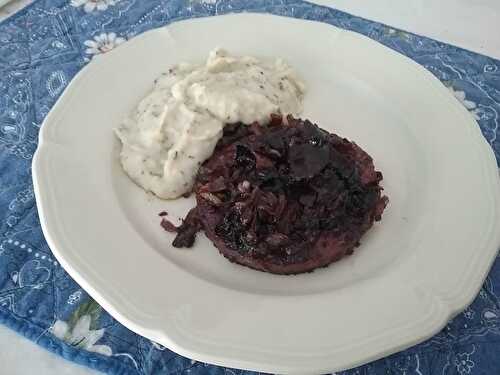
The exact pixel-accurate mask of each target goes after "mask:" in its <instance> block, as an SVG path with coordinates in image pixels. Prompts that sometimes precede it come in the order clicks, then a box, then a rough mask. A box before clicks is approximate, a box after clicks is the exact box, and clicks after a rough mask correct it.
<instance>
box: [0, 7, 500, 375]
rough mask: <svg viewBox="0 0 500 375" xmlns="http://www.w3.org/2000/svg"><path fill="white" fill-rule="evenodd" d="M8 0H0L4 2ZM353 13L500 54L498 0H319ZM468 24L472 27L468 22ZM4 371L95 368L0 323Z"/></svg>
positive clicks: (80, 372)
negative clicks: (62, 356) (58, 352)
mask: <svg viewBox="0 0 500 375" xmlns="http://www.w3.org/2000/svg"><path fill="white" fill-rule="evenodd" d="M5 2H6V0H0V6H1V5H2V4H3V3H5ZM30 2H31V0H14V1H11V2H10V3H8V4H7V5H6V6H4V7H2V8H0V20H3V19H5V18H6V17H8V16H9V15H11V14H12V13H14V12H16V11H17V10H19V9H21V8H22V7H24V6H26V5H27V4H29V3H30ZM313 2H315V3H318V4H323V5H329V6H332V7H335V8H337V9H340V10H344V11H346V12H349V13H351V14H355V15H358V16H361V17H364V18H367V19H370V20H374V21H378V22H382V23H385V24H387V25H390V26H393V27H396V28H401V29H404V30H407V31H411V32H414V33H417V34H420V35H425V36H428V37H431V38H434V39H437V40H440V41H443V42H447V43H450V44H453V45H457V46H461V47H463V48H466V49H469V50H472V51H475V52H479V53H483V54H485V55H488V56H492V57H495V58H499V59H500V26H498V25H500V2H499V1H498V0H477V1H474V2H471V1H470V0H440V1H439V2H437V1H434V0H418V1H413V2H406V1H404V2H403V1H400V0H378V1H376V2H374V1H365V0H313ZM464 25H467V27H464ZM0 347H1V348H2V350H1V351H0V363H2V373H5V374H10V375H26V374H37V375H69V374H71V375H92V374H96V372H95V371H93V370H89V369H87V368H84V367H82V366H78V365H76V364H74V363H71V362H68V361H65V360H63V359H62V358H59V357H58V356H56V355H54V354H52V353H49V352H47V351H46V350H45V349H42V348H41V347H38V346H37V345H36V344H34V343H32V342H30V341H28V340H27V339H25V338H23V337H21V336H20V335H18V334H17V333H14V332H12V331H10V330H9V329H7V328H6V327H4V326H0Z"/></svg>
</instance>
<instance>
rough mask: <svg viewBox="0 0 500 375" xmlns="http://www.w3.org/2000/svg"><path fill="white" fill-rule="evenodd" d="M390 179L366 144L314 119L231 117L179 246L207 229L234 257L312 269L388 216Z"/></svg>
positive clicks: (280, 268)
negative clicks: (385, 183) (248, 120)
mask: <svg viewBox="0 0 500 375" xmlns="http://www.w3.org/2000/svg"><path fill="white" fill-rule="evenodd" d="M381 180H382V174H381V173H380V172H378V171H375V168H374V165H373V160H372V158H371V157H370V156H369V155H368V154H367V153H366V152H364V151H363V150H362V149H361V148H360V147H359V146H357V145H356V144H355V143H353V142H349V141H348V140H347V139H345V138H341V137H339V136H337V135H335V134H330V133H328V132H326V131H325V130H322V129H320V128H319V127H318V126H317V125H315V124H313V123H311V122H310V121H308V120H304V121H303V120H300V119H294V118H292V117H291V116H288V117H287V118H285V119H283V118H282V117H280V116H273V117H272V121H271V123H270V124H269V125H268V126H259V125H258V124H252V125H250V126H247V125H243V124H231V125H228V126H226V127H225V130H224V136H223V138H222V139H221V140H220V141H219V143H218V144H217V147H216V149H215V151H214V153H213V155H212V156H211V157H210V158H209V159H208V160H207V161H206V162H205V163H204V164H203V165H202V167H201V168H200V171H199V173H198V175H197V178H196V182H195V186H194V191H195V193H196V201H197V206H196V208H194V209H193V210H192V211H191V212H190V213H189V215H188V216H187V217H186V220H185V221H184V222H183V224H182V225H181V226H180V227H179V228H178V229H177V237H176V239H175V240H174V246H177V247H189V246H192V244H193V241H194V236H195V233H196V231H198V230H199V229H200V228H202V229H203V230H204V231H205V234H206V235H207V237H208V238H209V239H210V240H211V241H212V242H213V243H214V245H215V246H216V247H217V248H218V249H219V251H220V253H221V254H222V255H224V256H225V257H226V258H228V259H229V260H230V261H232V262H236V263H239V264H242V265H244V266H248V267H251V268H254V269H256V270H260V271H265V272H271V273H276V274H297V273H303V272H309V271H312V270H314V269H315V268H318V267H324V266H327V265H329V264H330V263H332V262H334V261H337V260H339V259H341V258H342V257H344V256H345V255H349V254H352V252H353V250H354V248H355V247H356V246H358V245H359V243H360V242H359V241H360V239H361V237H362V236H363V234H364V233H365V232H366V231H367V230H368V229H369V228H370V227H371V226H372V225H373V223H374V221H379V220H380V219H381V215H382V212H383V211H384V209H385V207H386V205H387V202H388V199H387V197H385V196H383V195H382V187H381V186H380V184H379V183H380V181H381ZM163 226H164V227H169V228H170V229H172V228H171V227H170V226H169V225H165V223H164V225H163Z"/></svg>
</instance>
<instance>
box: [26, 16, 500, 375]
mask: <svg viewBox="0 0 500 375" xmlns="http://www.w3.org/2000/svg"><path fill="white" fill-rule="evenodd" d="M241 16H242V14H228V15H219V16H215V17H217V18H221V17H241ZM243 16H244V17H248V16H251V17H277V18H286V19H287V20H295V21H297V22H308V23H321V22H319V21H310V20H301V19H295V18H290V17H285V16H276V15H271V14H260V13H244V14H243ZM207 18H214V17H213V16H212V17H202V18H198V19H187V20H181V21H175V22H172V23H170V24H168V25H165V26H163V27H161V28H157V29H153V30H149V31H146V32H144V33H142V34H141V35H139V36H136V37H135V38H134V39H133V40H131V41H129V42H128V43H127V44H131V43H139V42H140V40H141V39H142V38H145V37H147V35H149V34H151V33H155V32H161V30H165V29H167V28H169V27H171V26H172V25H174V24H177V23H180V22H197V21H198V20H204V19H207ZM327 26H328V27H330V28H333V29H336V30H337V31H339V32H340V33H346V34H352V35H356V37H361V38H363V39H366V40H369V41H370V42H371V43H374V44H379V43H378V42H376V41H373V40H372V39H370V38H368V37H366V36H364V35H362V34H358V33H355V32H352V31H347V30H343V29H339V28H337V27H335V26H332V25H327ZM383 48H385V49H386V50H387V51H390V52H391V53H393V54H395V55H399V57H400V58H402V59H404V60H406V63H410V64H412V65H413V66H414V67H415V68H416V69H418V70H419V71H420V72H421V73H423V74H426V75H427V76H428V77H429V78H430V81H432V82H433V83H434V85H435V86H436V87H437V86H438V85H439V86H440V87H439V89H440V90H442V89H444V86H442V84H441V82H440V81H439V80H438V79H437V78H435V77H434V76H433V75H432V74H431V73H430V72H428V71H427V70H426V69H425V68H423V67H421V66H420V65H419V64H417V63H416V62H415V61H413V60H411V59H409V58H408V57H406V56H404V55H401V54H399V53H398V52H395V51H393V50H391V49H390V48H388V47H385V46H383ZM115 53H116V51H115V50H113V51H111V52H109V55H114V54H115ZM101 58H105V56H99V57H98V59H96V60H97V61H98V60H99V59H101ZM93 65H96V64H95V63H93V64H88V65H86V66H85V67H83V68H82V69H81V70H80V71H79V72H78V73H77V75H76V76H75V77H74V78H73V79H72V80H71V82H70V83H69V85H68V87H67V88H66V89H65V91H64V93H63V95H62V96H61V97H60V98H59V99H58V101H57V102H56V104H55V105H54V106H53V107H52V109H51V110H50V113H49V114H48V116H47V117H46V118H45V120H44V121H43V124H42V126H41V129H40V133H39V143H38V147H37V150H36V152H35V155H34V157H33V163H32V171H33V174H32V176H33V184H34V191H35V197H36V203H37V208H38V211H39V216H40V223H41V226H42V230H43V233H44V236H45V239H46V241H47V243H48V244H49V247H50V248H51V250H52V252H53V253H54V255H55V257H56V258H57V259H58V261H59V263H60V264H61V265H62V266H63V267H64V269H65V270H66V271H67V272H68V274H70V276H71V277H73V278H74V279H75V281H77V282H78V284H80V285H81V286H82V287H84V289H85V290H87V291H88V293H89V295H91V296H92V298H94V299H95V300H96V301H97V302H98V303H99V304H101V305H102V306H103V307H105V309H106V310H107V311H109V312H110V314H111V315H113V316H114V317H115V318H116V319H117V320H118V321H119V322H120V323H122V324H123V325H125V326H126V327H129V328H131V329H132V330H133V331H135V332H140V333H139V334H142V335H144V336H146V337H150V338H151V339H153V340H155V341H163V342H166V341H168V340H166V339H165V337H168V335H167V334H166V333H164V332H163V334H164V335H165V337H157V336H158V334H157V332H153V331H151V330H150V329H148V327H145V326H143V327H141V326H140V324H139V323H137V322H133V321H131V320H129V319H128V318H127V317H126V316H125V315H124V314H122V313H121V312H120V311H118V310H126V308H124V307H120V308H117V307H116V306H115V305H114V304H110V303H109V302H108V301H107V300H106V299H105V298H104V297H102V295H101V294H100V292H99V291H98V290H97V289H96V288H94V287H93V285H90V284H89V283H88V282H87V281H86V280H85V277H84V276H83V275H80V273H79V272H77V271H76V270H75V269H74V267H73V266H72V265H71V264H70V262H67V261H66V259H65V256H64V251H61V250H60V246H59V245H60V243H59V242H60V241H59V240H58V239H57V233H54V231H53V228H52V227H51V225H52V224H51V223H50V218H49V217H50V215H49V216H47V212H49V211H50V205H49V204H48V203H47V201H46V197H45V195H44V193H43V189H44V188H46V186H48V185H49V183H48V182H47V181H45V180H44V177H43V169H42V160H43V158H44V157H47V154H48V153H49V152H50V151H49V150H48V147H50V146H53V145H54V143H53V141H51V140H50V134H49V131H50V126H51V125H50V124H56V123H57V121H58V113H59V111H60V110H62V109H63V108H64V103H65V101H68V100H69V98H70V95H71V93H73V94H74V92H75V91H76V90H73V91H71V90H72V89H75V88H77V87H78V85H80V84H82V82H83V79H84V77H85V76H86V75H87V74H90V73H89V72H91V70H90V69H93V67H92V66H93ZM95 69H97V68H95ZM450 99H452V97H451V95H450ZM454 104H456V108H457V109H458V108H459V106H458V103H454ZM462 115H463V117H464V122H468V125H469V127H470V128H471V129H473V131H472V133H473V137H472V136H471V147H472V143H473V142H474V143H475V146H474V147H476V148H477V151H478V152H480V153H481V154H482V159H483V160H482V164H483V166H484V168H485V174H488V175H489V176H488V178H489V179H490V180H491V183H492V186H493V184H496V186H497V187H498V186H499V178H498V170H497V168H496V159H495V157H494V155H493V152H492V150H491V148H490V146H489V145H488V144H487V142H486V140H485V139H484V138H483V136H482V133H481V131H480V129H479V127H478V125H477V123H476V122H475V121H474V120H473V119H472V117H471V116H470V115H469V114H468V113H467V112H466V111H465V109H462ZM493 165H494V166H495V168H493ZM486 169H488V170H487V171H486ZM493 194H495V193H493ZM493 199H494V201H495V202H494V204H495V207H496V208H499V207H500V203H499V202H500V200H499V194H496V195H495V196H494V197H493ZM495 211H498V210H495ZM495 213H496V212H495ZM498 221H499V219H498V214H496V215H495V220H494V222H493V223H492V228H493V229H492V230H491V231H490V236H489V238H488V239H487V240H488V241H486V242H487V243H486V244H485V246H484V247H485V248H486V250H487V249H488V248H490V251H484V252H482V254H484V256H483V257H482V259H483V262H482V264H481V269H482V272H481V274H480V275H478V276H476V283H475V284H473V285H472V287H470V284H471V282H470V280H468V281H469V283H468V286H469V288H468V289H466V292H465V293H462V294H461V295H459V296H456V297H455V298H452V299H448V298H443V296H437V295H432V297H433V300H432V303H431V304H430V305H429V306H431V307H432V308H433V309H435V310H433V312H432V314H431V317H429V318H428V319H426V321H427V323H428V327H427V329H426V330H425V332H423V333H422V335H421V336H420V337H418V338H414V339H413V340H411V339H410V338H408V339H407V340H406V344H405V345H401V344H399V345H393V348H392V349H386V350H385V351H381V352H379V353H378V354H377V355H375V356H371V357H369V358H361V359H360V360H359V361H358V362H356V363H349V364H348V365H347V366H346V364H342V365H341V366H339V367H335V364H333V363H331V364H323V365H319V364H318V365H317V366H316V367H314V366H311V363H308V364H307V367H303V368H298V367H295V368H290V367H289V366H283V365H282V364H281V365H274V364H272V363H268V364H265V365H264V366H260V365H258V364H256V363H250V362H249V363H247V362H246V361H242V360H238V359H234V358H225V357H224V356H223V355H222V356H219V358H216V357H214V356H213V355H208V356H206V355H204V354H203V353H197V352H195V351H193V350H191V349H189V348H187V347H184V346H183V344H180V343H179V342H175V341H171V342H169V344H170V345H167V346H168V347H169V349H171V350H173V351H175V352H177V353H179V354H181V355H184V356H187V357H190V358H193V359H196V360H200V361H204V362H210V363H214V364H217V365H222V366H230V367H244V368H248V369H252V370H258V371H267V372H278V373H284V372H286V373H301V374H303V373H305V372H311V373H316V372H327V371H332V370H333V371H337V370H341V369H345V368H350V367H354V366H357V365H360V364H362V363H366V362H367V361H372V360H375V359H378V358H381V357H383V356H386V355H388V354H391V353H394V352H395V351H399V350H402V349H405V348H407V347H410V346H413V345H414V344H416V343H418V342H421V341H423V340H425V339H426V338H429V337H431V336H432V335H434V334H435V333H437V332H438V331H439V330H440V329H442V328H443V327H444V325H445V324H446V323H447V322H448V320H449V319H450V318H451V317H453V316H454V315H455V314H457V313H458V312H459V311H461V310H462V309H463V308H464V307H466V306H467V305H468V304H470V302H472V300H473V299H474V297H475V295H476V294H477V292H478V291H479V289H480V287H481V285H482V282H483V281H484V279H485V278H486V276H487V273H488V271H489V269H490V267H491V265H492V263H493V261H494V260H495V257H494V256H492V254H494V253H496V251H497V250H496V249H495V250H492V249H493V248H498V245H499V244H500V235H499V233H498V231H495V230H494V224H495V223H498ZM488 258H489V259H488ZM477 280H480V281H481V282H477ZM431 294H432V293H431ZM115 303H116V301H115ZM412 336H414V335H412ZM158 338H159V339H160V340H158ZM399 341H401V340H399ZM394 347H396V348H395V349H394Z"/></svg>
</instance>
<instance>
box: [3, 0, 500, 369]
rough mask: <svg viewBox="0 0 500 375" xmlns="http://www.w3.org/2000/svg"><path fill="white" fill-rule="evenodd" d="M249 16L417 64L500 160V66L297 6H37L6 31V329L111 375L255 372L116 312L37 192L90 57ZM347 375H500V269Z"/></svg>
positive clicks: (128, 0) (169, 2)
mask: <svg viewBox="0 0 500 375" xmlns="http://www.w3.org/2000/svg"><path fill="white" fill-rule="evenodd" d="M241 11H254V12H269V13H273V14H279V15H285V16H290V17H297V18H304V19H312V20H317V21H321V22H326V23H330V24H332V25H335V26H338V27H341V28H345V29H349V30H354V31H357V32H360V33H362V34H365V35H367V36H369V37H370V38H372V39H375V40H377V41H379V42H381V43H383V44H385V45H386V46H388V47H390V48H393V49H395V50H396V51H399V52H401V53H403V54H404V55H407V56H409V57H410V58H412V59H414V60H415V61H417V62H418V63H420V64H422V65H423V66H425V67H426V68H427V69H428V70H430V71H431V72H432V73H433V74H434V75H436V76H437V77H438V78H439V79H440V80H441V81H442V82H443V83H444V84H445V85H446V86H447V87H448V88H449V89H450V92H451V93H452V94H453V95H455V97H456V98H457V100H459V101H460V102H461V103H462V104H463V105H464V106H465V107H466V108H467V109H468V110H469V111H470V113H471V115H472V116H474V117H475V118H476V119H477V120H478V122H479V125H480V127H481V130H482V132H483V134H484V136H485V138H486V139H487V140H488V142H489V143H490V145H491V146H492V148H493V150H494V152H495V155H496V157H497V160H500V130H499V113H500V61H497V60H494V59H492V58H488V57H485V56H481V55H478V54H475V53H472V52H468V51H465V50H462V49H460V48H456V47H453V46H449V45H446V44H443V43H439V42H437V41H434V40H431V39H428V38H423V37H419V36H416V35H413V34H409V33H406V32H403V31H400V30H395V29H393V28H390V27H387V26H384V25H381V24H378V23H374V22H370V21H367V20H364V19H361V18H357V17H353V16H351V15H349V14H346V13H343V12H339V11H337V10H334V9H330V8H326V7H322V6H318V5H313V4H310V3H307V2H304V1H300V0H163V1H161V0H144V1H139V0H72V1H68V0H38V1H35V2H34V3H33V4H32V5H31V6H29V7H28V8H26V9H24V10H23V11H21V12H20V13H18V14H16V15H14V16H13V17H11V18H9V19H8V20H6V21H4V22H2V23H1V24H0V321H1V322H2V323H4V324H5V325H7V326H9V327H11V328H12V329H14V330H16V331H18V332H19V333H21V334H23V335H24V336H26V337H27V338H29V339H31V340H33V341H35V342H37V343H38V344H40V345H42V346H43V347H45V348H47V349H49V350H51V351H53V352H56V353H58V354H60V355H61V356H63V357H65V358H67V359H69V360H72V361H75V362H78V363H80V364H84V365H86V366H89V367H92V368H94V369H98V370H101V371H103V372H107V373H110V374H134V375H136V374H140V375H157V374H180V373H182V374H184V373H190V374H226V373H228V374H250V372H245V371H241V370H234V369H226V368H222V367H216V366H211V365H207V364H204V363H199V362H195V361H192V360H190V359H188V358H184V357H181V356H178V355H176V354H174V353H173V352H171V351H169V350H168V349H166V348H164V347H162V346H161V345H158V344H156V343H154V342H151V341H150V340H148V339H146V338H144V337H141V336H138V335H136V334H134V333H133V332H131V331H129V330H128V329H127V328H125V327H123V326H122V325H120V324H119V323H118V322H117V321H115V320H114V319H113V318H112V317H111V316H110V315H109V314H107V313H106V312H105V311H104V310H103V309H102V308H101V307H100V306H99V305H98V304H97V303H96V302H94V301H93V300H92V299H91V298H90V297H89V296H88V295H87V294H86V293H85V291H84V290H82V289H81V288H80V286H79V285H77V284H76V283H75V282H74V281H73V280H72V279H71V278H70V277H69V276H68V274H67V273H66V272H65V271H64V269H62V268H61V267H60V266H59V264H58V263H57V261H56V260H55V259H54V257H53V255H52V253H51V252H50V249H49V248H48V246H47V243H46V242H45V240H44V238H43V235H42V231H41V229H40V223H39V219H38V216H37V210H36V205H35V199H34V194H33V186H32V182H31V159H32V157H33V153H34V152H35V149H36V146H37V136H38V131H39V128H40V125H41V123H42V121H43V119H44V117H45V116H46V115H47V113H48V112H49V110H50V108H51V107H52V105H53V104H54V102H55V101H56V100H57V98H58V97H59V95H60V94H61V93H62V91H63V90H64V88H65V87H66V85H67V84H68V82H69V81H70V80H71V78H72V77H73V76H74V75H75V74H76V73H77V72H78V71H79V70H80V69H81V68H82V67H83V66H84V65H85V64H87V63H89V62H90V61H91V60H92V57H93V56H95V55H96V54H100V53H105V52H106V51H108V50H110V49H112V48H114V47H116V46H118V45H119V44H121V43H124V42H126V40H128V39H131V38H133V37H134V36H135V35H137V34H140V33H142V32H143V31H146V30H148V29H151V28H154V27H158V26H162V25H165V24H168V23H170V22H172V21H176V20H181V19H186V18H191V17H203V16H212V15H216V14H223V13H228V12H241ZM89 110H90V109H89ZM451 136H452V135H451ZM333 334H334V332H332V335H333ZM340 374H345V375H354V374H366V375H368V374H400V375H425V374H440V375H449V374H460V375H464V374H484V375H494V374H500V259H499V258H497V260H496V262H495V264H494V265H493V268H492V270H491V273H490V275H489V277H488V278H487V280H486V282H485V284H484V286H483V287H482V289H481V291H480V293H479V295H478V297H477V298H476V300H475V301H474V303H473V304H472V305H471V306H470V307H469V308H467V309H466V310H465V311H464V312H463V313H461V314H460V315H459V316H457V317H456V318H455V319H453V320H452V321H451V322H450V323H449V324H448V325H447V326H446V327H445V328H444V329H443V330H442V331H441V332H440V333H439V334H437V335H436V336H434V337H433V338H431V339H430V340H428V341H426V342H424V343H422V344H420V345H418V346H416V347H413V348H411V349H409V350H406V351H404V352H401V353H398V354H394V355H391V356H389V357H387V358H384V359H381V360H378V361H376V362H373V363H371V364H367V365H365V366H362V367H359V368H357V369H352V370H348V371H344V372H341V373H340Z"/></svg>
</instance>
